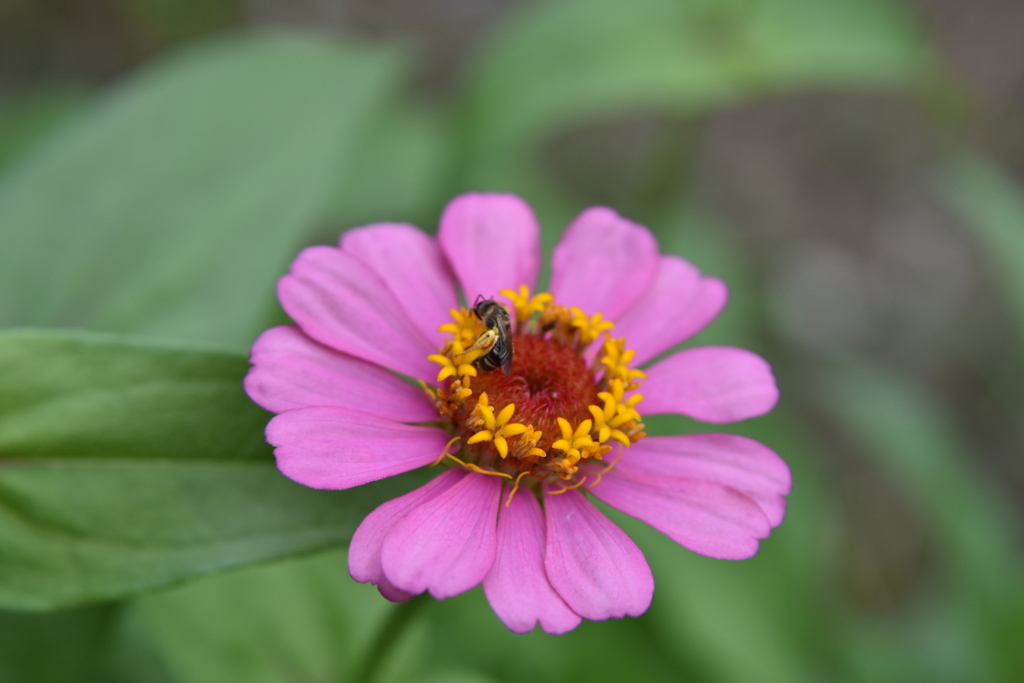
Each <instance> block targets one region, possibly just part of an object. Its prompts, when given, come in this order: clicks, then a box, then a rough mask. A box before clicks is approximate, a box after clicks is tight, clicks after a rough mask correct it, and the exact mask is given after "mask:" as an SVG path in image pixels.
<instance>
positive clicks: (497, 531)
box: [245, 194, 790, 633]
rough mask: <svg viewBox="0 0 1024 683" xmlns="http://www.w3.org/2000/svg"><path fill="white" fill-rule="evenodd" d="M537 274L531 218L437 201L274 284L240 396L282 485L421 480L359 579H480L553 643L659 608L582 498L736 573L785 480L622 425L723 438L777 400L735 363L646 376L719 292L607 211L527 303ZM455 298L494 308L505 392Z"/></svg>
mask: <svg viewBox="0 0 1024 683" xmlns="http://www.w3.org/2000/svg"><path fill="white" fill-rule="evenodd" d="M540 262H541V252H540V230H539V227H538V225H537V221H536V219H535V217H534V215H533V212H532V211H531V210H530V208H529V207H528V206H527V205H526V204H525V203H524V202H523V201H522V200H521V199H519V198H518V197H515V196H513V195H502V194H467V195H462V196H460V197H457V198H456V199H454V200H453V201H452V202H451V203H450V204H449V205H448V206H447V208H446V209H445V211H444V214H443V215H442V217H441V225H440V229H439V231H438V236H437V239H436V240H434V239H433V238H431V237H429V236H428V235H426V234H425V233H423V232H421V231H419V230H417V229H416V228H415V227H413V226H411V225H404V224H391V223H384V224H376V225H371V226H368V227H364V228H359V229H356V230H352V231H349V232H347V233H345V235H344V236H343V237H342V239H341V244H340V246H339V247H338V248H335V247H327V246H316V247H310V248H308V249H306V250H304V251H303V252H302V253H300V254H299V256H298V258H297V259H296V260H295V262H294V263H293V264H292V267H291V272H290V273H289V274H288V275H285V276H284V277H283V278H282V279H281V281H280V283H279V285H278V295H279V297H280V300H281V304H282V305H283V307H284V309H285V311H287V312H288V314H289V315H290V316H291V318H292V319H293V320H294V321H295V323H296V325H295V326H283V327H276V328H273V329H270V330H267V331H266V332H265V333H263V335H262V336H260V338H259V339H258V340H257V341H256V343H255V345H254V346H253V349H252V364H253V367H252V369H251V371H250V372H249V375H248V377H247V378H246V382H245V387H246V391H247V392H248V393H249V396H250V397H252V399H253V400H254V401H256V402H257V403H258V404H260V405H261V406H263V407H264V408H266V409H267V410H270V411H272V412H275V413H278V414H277V415H276V416H275V417H274V418H273V419H272V420H271V421H270V424H269V425H268V426H267V440H268V441H269V442H270V443H271V444H273V445H274V446H275V451H274V452H275V455H276V458H277V464H278V467H279V468H280V470H281V472H283V473H284V474H285V475H286V476H288V477H290V478H291V479H294V480H295V481H297V482H299V483H301V484H305V485H306V486H311V487H313V488H318V489H347V488H350V487H353V486H359V485H360V484H365V483H367V482H370V481H374V480H377V479H381V478H384V477H389V476H392V475H396V474H399V473H402V472H406V471H409V470H412V469H415V468H419V467H425V466H432V465H436V467H435V469H436V471H437V472H438V475H439V476H437V477H435V478H434V479H432V480H431V481H430V482H429V483H427V484H426V485H424V486H422V487H421V488H419V489H417V490H415V491H413V492H411V493H409V494H407V495H405V496H402V497H401V498H396V499H395V500H391V501H388V502H386V503H384V504H383V505H381V506H380V507H378V508H377V509H376V510H375V511H374V512H372V513H371V514H370V515H369V516H368V517H367V518H366V519H365V520H364V521H363V523H362V524H361V525H360V526H359V528H358V529H357V530H356V532H355V535H354V536H353V538H352V543H351V546H350V548H349V571H350V572H351V574H352V577H353V578H354V579H355V580H356V581H361V582H371V583H374V584H376V585H377V587H378V588H379V590H380V592H381V593H382V594H383V595H384V596H385V597H386V598H388V599H389V600H395V601H399V600H406V599H409V598H410V597H412V596H413V595H416V594H419V593H422V592H424V591H429V592H430V594H431V595H433V596H434V597H435V598H437V599H444V598H448V597H451V596H453V595H457V594H459V593H462V592H464V591H467V590H469V589H471V588H473V587H474V586H476V585H477V584H480V583H483V589H484V593H485V594H486V596H487V599H488V600H489V601H490V604H491V606H492V607H493V609H494V611H495V612H496V613H497V615H498V617H499V618H500V619H501V620H502V621H503V622H504V623H505V624H506V625H507V626H508V628H509V629H511V630H512V631H515V632H517V633H523V632H527V631H530V630H531V629H533V628H534V627H535V625H536V624H537V622H540V625H541V627H542V628H543V629H544V630H545V631H547V632H549V633H565V632H566V631H570V630H572V629H573V628H575V627H576V626H577V625H578V624H579V623H580V621H581V618H586V619H594V620H599V619H608V618H611V617H623V616H625V615H630V616H639V615H640V614H643V613H644V612H645V611H646V610H647V608H648V606H649V605H650V603H651V598H652V596H653V593H654V579H653V577H652V575H651V570H650V567H649V566H648V564H647V561H646V559H645V558H644V556H643V553H641V551H640V549H639V548H638V547H637V546H636V544H635V543H634V542H633V541H632V540H631V539H630V538H629V536H627V535H626V534H625V532H623V531H622V530H621V529H619V528H618V527H617V526H616V525H615V524H614V523H612V522H611V520H609V519H608V518H607V517H606V516H605V515H604V514H602V513H601V512H600V510H598V508H597V507H595V506H594V504H593V503H592V502H590V500H589V497H590V496H593V497H595V498H598V499H600V500H602V501H604V502H605V503H607V504H608V505H610V506H612V507H614V508H617V509H619V510H621V511H623V512H625V513H626V514H629V515H632V516H634V517H636V518H638V519H640V520H643V521H644V522H646V523H648V524H650V525H651V526H652V527H654V528H655V529H658V530H659V531H661V532H662V533H664V534H666V535H667V536H668V537H670V538H671V539H673V540H674V541H676V542H677V543H679V544H680V545H682V546H684V547H686V548H689V549H690V550H692V551H694V552H697V553H701V554H703V555H707V556H710V557H715V558H721V559H732V560H738V559H744V558H749V557H751V556H753V555H754V554H755V553H756V552H757V548H758V541H759V539H762V538H766V537H767V536H768V534H769V532H770V531H771V529H772V528H773V527H775V526H777V525H778V524H779V523H780V522H781V521H782V517H783V514H784V512H785V501H784V499H783V496H784V495H786V494H787V493H789V489H790V475H789V469H788V468H787V467H786V465H785V463H784V462H783V461H782V460H781V459H780V458H779V457H778V456H777V455H776V454H775V453H774V452H772V451H771V450H770V449H768V448H767V447H765V446H763V445H761V444H760V443H757V442H756V441H752V440H751V439H748V438H745V437H741V436H735V435H730V434H692V435H685V436H670V437H653V436H646V435H645V434H644V431H643V430H644V425H643V422H642V417H641V412H643V413H645V414H659V413H678V414H683V415H688V416H690V417H692V418H695V419H697V420H701V421H704V422H710V423H715V424H719V423H727V422H733V421H736V420H743V419H746V418H749V417H754V416H757V415H762V414H764V413H766V412H768V411H769V410H771V409H772V407H773V406H774V405H775V403H776V401H777V400H778V391H777V389H776V386H775V380H774V378H773V376H772V373H771V370H770V368H769V366H768V364H767V363H766V362H765V361H764V360H762V359H761V358H760V357H759V356H757V355H755V354H753V353H751V352H749V351H745V350H742V349H738V348H731V347H700V348H689V349H685V350H682V351H679V352H677V353H675V354H673V355H670V356H668V357H667V358H665V359H663V360H660V361H657V362H655V363H653V364H650V365H649V366H648V365H646V364H648V363H650V361H651V360H652V359H654V358H655V357H656V356H658V355H659V354H661V353H662V352H664V351H667V350H668V349H670V348H672V347H673V346H675V345H676V344H678V343H679V342H682V341H684V340H685V339H687V338H689V337H691V336H692V335H694V334H696V333H697V332H698V331H700V330H701V329H702V328H704V327H705V326H706V325H707V324H708V323H709V322H710V321H711V320H712V319H713V318H714V317H715V316H717V315H718V313H719V312H720V311H721V309H722V307H723V306H724V305H725V300H726V289H725V286H724V285H723V284H722V282H721V281H719V280H717V279H715V278H711V277H704V276H702V275H701V274H700V272H699V271H698V270H697V269H696V268H694V267H693V266H692V265H690V264H689V263H687V262H686V261H684V260H682V259H680V258H677V257H674V256H662V255H660V254H659V252H658V245H657V243H656V242H655V239H654V237H653V236H652V235H651V233H650V232H649V231H648V230H647V229H646V228H644V227H643V226H640V225H637V224H635V223H632V222H630V221H628V220H626V219H624V218H622V217H621V216H619V215H618V214H616V213H615V212H614V211H612V210H610V209H607V208H603V207H594V208H590V209H587V210H586V211H584V212H583V213H582V214H580V215H579V216H578V217H577V218H576V219H575V220H574V221H573V222H572V224H571V225H570V226H569V228H568V229H567V230H566V232H565V234H564V235H563V237H562V239H561V241H560V242H559V244H558V246H557V247H556V248H555V251H554V254H553V259H552V277H551V287H550V293H540V294H533V293H532V291H533V288H534V286H535V284H536V281H537V274H538V271H539V269H540ZM460 291H461V294H462V295H463V296H464V301H466V302H469V303H470V304H471V305H473V306H475V303H474V302H479V301H480V299H483V300H494V301H498V302H499V303H501V304H502V305H503V306H505V307H506V309H505V310H507V312H508V313H509V317H508V320H509V321H510V328H509V329H508V330H507V337H508V339H507V341H508V342H509V343H511V344H512V348H513V363H512V369H511V372H510V373H509V374H508V375H507V376H506V375H505V373H504V372H503V371H502V369H501V368H500V367H498V366H496V365H494V364H493V363H492V364H490V365H489V366H488V364H487V363H484V362H481V361H482V359H483V358H484V357H485V356H487V354H489V353H490V352H491V351H492V350H493V349H494V348H495V344H497V343H500V342H501V341H503V338H502V337H501V332H502V330H501V329H499V328H500V326H496V325H495V324H494V323H493V321H489V320H487V317H486V316H482V315H479V312H480V311H479V310H477V309H475V308H473V307H467V306H465V305H462V304H460V299H459V292H460ZM495 310H496V308H495ZM488 367H491V368H495V369H487V368H488ZM640 367H643V368H644V369H642V370H641V369H640ZM401 376H404V377H406V378H411V379H415V380H418V381H419V386H417V385H416V384H414V383H413V382H410V381H407V379H403V378H402V377H401Z"/></svg>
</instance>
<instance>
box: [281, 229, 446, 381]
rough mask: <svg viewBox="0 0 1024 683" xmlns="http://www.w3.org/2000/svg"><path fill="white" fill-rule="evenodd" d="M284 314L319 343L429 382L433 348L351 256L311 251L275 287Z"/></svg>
mask: <svg viewBox="0 0 1024 683" xmlns="http://www.w3.org/2000/svg"><path fill="white" fill-rule="evenodd" d="M277 294H278V298H280V300H281V305H282V306H283V307H284V310H285V311H286V312H287V313H288V315H290V316H291V317H292V319H293V320H294V321H295V322H297V323H298V324H299V327H301V328H302V331H303V332H305V333H306V334H308V335H309V336H310V337H312V338H313V339H316V340H317V341H318V342H320V343H321V344H326V345H327V346H330V347H331V348H334V349H337V350H338V351H344V352H345V353H348V354H351V355H353V356H357V357H359V358H362V359H364V360H368V361H371V362H373V363H377V364H379V365H383V366H384V367H388V368H391V369H392V370H395V371H396V372H400V373H402V374H404V375H408V376H410V377H416V378H420V379H431V378H433V377H434V376H436V375H437V365H435V364H434V363H432V362H430V361H428V360H427V356H428V355H429V354H431V353H435V352H436V351H437V349H436V347H435V346H434V345H433V344H432V343H431V342H430V341H429V340H428V339H427V338H426V337H425V336H423V333H422V332H420V330H419V328H417V327H416V325H414V324H413V323H412V321H410V320H409V318H408V316H406V315H405V312H404V311H403V309H402V306H401V304H399V303H398V300H397V299H396V298H395V295H394V294H392V293H391V290H389V289H388V288H387V286H386V285H385V284H384V282H383V280H381V279H380V278H379V277H378V276H377V274H376V273H374V272H373V271H372V270H371V269H370V267H369V266H367V265H366V264H365V263H363V262H362V261H360V260H359V259H358V258H356V257H355V256H353V255H352V254H348V253H345V252H343V251H342V250H341V249H335V248H333V247H309V248H308V249H304V250H302V252H301V253H300V254H299V256H298V258H296V259H295V261H294V262H293V263H292V268H291V273H290V274H288V275H285V276H284V277H283V278H281V280H280V281H279V282H278V283H277Z"/></svg>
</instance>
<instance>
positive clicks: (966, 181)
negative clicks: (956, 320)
mask: <svg viewBox="0 0 1024 683" xmlns="http://www.w3.org/2000/svg"><path fill="white" fill-rule="evenodd" d="M942 189H943V190H944V195H945V196H946V198H947V200H948V201H949V202H950V203H951V204H952V206H953V208H954V209H955V210H956V211H957V212H958V213H959V214H960V216H961V217H962V218H963V221H964V223H965V224H966V226H967V227H968V228H970V229H971V230H972V232H973V233H974V235H975V237H976V238H977V239H978V242H979V244H980V245H981V247H982V248H983V249H984V250H985V252H986V253H987V255H988V257H989V259H990V260H991V262H992V263H993V264H994V265H995V268H996V272H997V274H998V276H999V279H1000V280H1001V281H1002V284H1003V291H1004V293H1005V296H1006V299H1007V300H1008V303H1009V305H1010V309H1011V310H1010V312H1011V314H1012V315H1013V316H1014V319H1015V320H1016V325H1017V329H1018V330H1019V332H1020V335H1021V338H1022V339H1024V190H1022V189H1021V187H1020V185H1019V184H1017V183H1016V182H1015V181H1014V180H1013V178H1011V177H1010V176H1009V175H1008V174H1007V173H1006V172H1005V171H1003V170H1002V169H1000V168H999V167H998V166H996V165H995V164H993V163H992V162H990V161H986V160H985V159H983V158H981V157H978V156H974V155H971V154H961V155H958V156H956V157H954V158H953V159H952V160H951V161H950V162H949V164H948V165H947V167H946V173H945V175H944V177H943V183H942Z"/></svg>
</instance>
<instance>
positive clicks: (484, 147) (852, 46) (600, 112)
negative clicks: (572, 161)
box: [464, 0, 927, 187]
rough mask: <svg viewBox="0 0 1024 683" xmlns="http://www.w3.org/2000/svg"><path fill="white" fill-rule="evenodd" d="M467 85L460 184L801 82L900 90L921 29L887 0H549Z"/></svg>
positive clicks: (912, 68)
mask: <svg viewBox="0 0 1024 683" xmlns="http://www.w3.org/2000/svg"><path fill="white" fill-rule="evenodd" d="M478 64H479V66H478V68H477V69H476V72H475V74H474V77H473V78H472V80H471V82H470V89H469V92H468V96H467V101H466V122H465V126H464V128H465V130H466V131H467V133H468V135H469V141H468V143H467V144H468V149H467V153H468V166H469V168H468V178H469V179H470V180H471V181H473V182H475V183H477V184H479V183H483V184H485V185H487V184H491V185H495V186H498V187H501V186H502V183H505V182H508V179H511V178H517V177H518V173H520V172H521V170H520V169H521V166H522V165H523V164H524V163H526V162H527V161H528V160H529V155H530V154H532V153H533V152H534V151H535V150H536V147H537V143H538V142H539V141H540V140H541V139H542V138H543V136H545V135H548V134H550V133H552V132H553V131H555V130H558V129H559V128H561V127H564V126H565V125H567V124H569V123H572V122H578V121H582V120H589V121H593V120H600V119H602V118H607V117H609V116H615V115H619V114H622V113H624V112H629V111H636V110H645V109H649V108H658V109H669V110H672V111H677V112H683V113H688V114H694V113H702V112H706V111H708V110H709V109H712V108H715V107H721V106H723V105H727V104H730V103H733V102H736V101H738V100H741V99H743V98H748V97H752V96H756V95H761V94H765V93H770V92H773V91H778V90H790V89H794V88H803V87H811V86H835V85H851V84H853V85H868V86H873V87H879V86H891V85H893V84H906V83H908V82H912V81H913V80H914V79H915V78H917V77H919V76H921V75H923V73H924V72H925V67H926V65H927V55H926V52H925V50H924V48H923V42H922V39H921V35H920V32H919V31H918V30H917V28H916V27H915V26H914V23H913V22H912V21H911V19H910V18H909V16H908V15H907V14H906V12H905V11H903V10H902V8H901V7H900V6H899V5H896V4H894V3H892V2H887V1H886V0H734V1H731V2H721V1H720V0H714V1H712V0H699V1H688V2H680V1H678V0H642V1H639V2H631V3H622V2H617V1H616V0H596V1H595V0H561V1H559V2H546V3H541V2H537V3H533V4H532V5H530V6H529V7H528V8H526V9H525V10H523V11H522V12H521V13H520V14H519V16H518V17H517V18H515V19H514V20H512V21H510V22H508V23H507V24H506V25H505V29H504V30H503V31H502V32H501V33H499V34H498V36H497V37H496V38H495V40H494V41H492V42H491V44H490V46H489V49H488V50H487V51H486V52H485V53H484V54H483V55H482V56H481V58H480V60H479V62H478Z"/></svg>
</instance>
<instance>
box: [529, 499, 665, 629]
mask: <svg viewBox="0 0 1024 683" xmlns="http://www.w3.org/2000/svg"><path fill="white" fill-rule="evenodd" d="M544 505H545V507H546V517H547V547H546V550H545V554H544V566H545V568H546V570H547V575H548V579H549V580H550V581H551V585H552V586H553V587H554V589H555V590H556V591H558V594H559V595H560V596H562V599H563V600H565V603H566V604H567V605H568V606H569V607H570V608H571V609H572V610H573V611H574V612H576V613H577V614H579V615H580V616H582V617H584V618H585V619H591V620H594V621H598V620H601V619H612V618H621V617H624V616H627V615H628V616H631V617H637V616H640V615H641V614H643V613H644V612H646V611H647V608H648V607H650V604H651V599H652V597H653V596H654V577H653V575H652V574H651V568H650V567H649V566H648V564H647V560H646V558H644V555H643V553H642V552H640V549H639V548H638V547H637V546H636V543H634V542H633V541H632V539H630V538H629V536H627V535H626V532H624V531H623V530H622V529H620V528H619V527H617V526H615V524H614V523H613V522H612V521H611V520H610V519H608V518H607V517H605V516H604V515H603V514H601V512H600V511H599V510H598V509H597V508H596V507H594V505H593V503H591V502H590V501H588V500H587V499H586V498H584V497H583V495H582V494H581V493H580V492H579V491H567V492H565V493H562V494H558V495H552V494H551V493H550V492H548V491H546V492H545V494H544Z"/></svg>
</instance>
